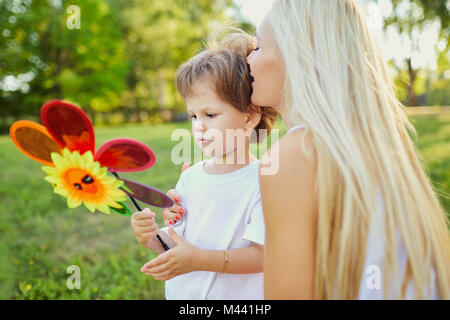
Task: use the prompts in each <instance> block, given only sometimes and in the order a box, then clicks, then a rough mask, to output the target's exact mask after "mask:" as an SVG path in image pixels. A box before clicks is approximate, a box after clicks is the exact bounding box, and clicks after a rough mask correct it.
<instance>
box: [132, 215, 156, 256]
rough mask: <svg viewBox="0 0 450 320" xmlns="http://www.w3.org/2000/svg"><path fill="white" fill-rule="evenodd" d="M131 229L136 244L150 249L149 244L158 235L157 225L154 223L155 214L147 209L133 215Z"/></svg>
mask: <svg viewBox="0 0 450 320" xmlns="http://www.w3.org/2000/svg"><path fill="white" fill-rule="evenodd" d="M131 228H132V229H133V232H134V234H135V235H136V239H137V240H138V242H139V243H140V244H141V245H142V246H144V247H146V248H150V242H151V241H152V240H153V239H155V237H156V235H157V234H158V233H159V228H158V225H157V224H156V222H155V213H154V212H152V211H151V210H150V209H149V208H145V209H144V210H143V211H138V212H135V213H133V215H132V216H131Z"/></svg>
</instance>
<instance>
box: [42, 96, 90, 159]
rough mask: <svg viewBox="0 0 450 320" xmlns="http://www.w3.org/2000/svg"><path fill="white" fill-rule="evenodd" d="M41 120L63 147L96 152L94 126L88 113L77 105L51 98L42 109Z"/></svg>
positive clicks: (71, 149)
mask: <svg viewBox="0 0 450 320" xmlns="http://www.w3.org/2000/svg"><path fill="white" fill-rule="evenodd" d="M41 120H42V123H43V124H44V126H45V127H46V128H47V130H48V132H49V133H50V134H51V135H52V137H53V138H54V139H55V141H56V142H57V143H58V144H59V145H60V146H61V148H68V149H69V150H70V151H74V150H78V151H79V152H80V154H83V153H85V152H86V151H89V150H90V151H92V154H94V152H95V136H94V128H93V127H92V123H91V120H89V117H88V116H87V115H86V113H85V112H84V111H83V110H82V109H80V108H78V107H76V106H75V105H73V104H71V103H68V102H65V101H62V100H51V101H49V102H47V103H45V104H44V105H43V106H42V109H41Z"/></svg>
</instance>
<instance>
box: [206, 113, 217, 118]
mask: <svg viewBox="0 0 450 320" xmlns="http://www.w3.org/2000/svg"><path fill="white" fill-rule="evenodd" d="M206 116H207V117H208V118H214V117H215V116H216V115H215V114H212V113H207V114H206Z"/></svg>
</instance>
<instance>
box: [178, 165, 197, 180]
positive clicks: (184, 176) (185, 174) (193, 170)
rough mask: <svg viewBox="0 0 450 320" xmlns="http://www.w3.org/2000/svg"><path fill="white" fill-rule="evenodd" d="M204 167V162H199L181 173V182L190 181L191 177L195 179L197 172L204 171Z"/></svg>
mask: <svg viewBox="0 0 450 320" xmlns="http://www.w3.org/2000/svg"><path fill="white" fill-rule="evenodd" d="M202 165H203V161H197V162H196V163H194V164H193V165H191V166H189V168H187V169H186V170H184V171H183V172H182V173H181V175H180V180H181V179H189V178H190V177H193V176H194V175H195V174H196V172H197V170H200V169H202Z"/></svg>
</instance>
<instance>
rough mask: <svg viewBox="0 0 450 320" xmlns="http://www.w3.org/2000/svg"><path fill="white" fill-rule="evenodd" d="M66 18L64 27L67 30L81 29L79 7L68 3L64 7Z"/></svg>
mask: <svg viewBox="0 0 450 320" xmlns="http://www.w3.org/2000/svg"><path fill="white" fill-rule="evenodd" d="M66 13H67V19H66V27H67V28H68V29H69V30H73V29H77V30H80V29H81V9H80V7H79V6H77V5H74V4H73V5H70V6H68V7H67V9H66Z"/></svg>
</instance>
